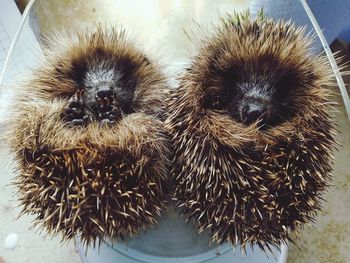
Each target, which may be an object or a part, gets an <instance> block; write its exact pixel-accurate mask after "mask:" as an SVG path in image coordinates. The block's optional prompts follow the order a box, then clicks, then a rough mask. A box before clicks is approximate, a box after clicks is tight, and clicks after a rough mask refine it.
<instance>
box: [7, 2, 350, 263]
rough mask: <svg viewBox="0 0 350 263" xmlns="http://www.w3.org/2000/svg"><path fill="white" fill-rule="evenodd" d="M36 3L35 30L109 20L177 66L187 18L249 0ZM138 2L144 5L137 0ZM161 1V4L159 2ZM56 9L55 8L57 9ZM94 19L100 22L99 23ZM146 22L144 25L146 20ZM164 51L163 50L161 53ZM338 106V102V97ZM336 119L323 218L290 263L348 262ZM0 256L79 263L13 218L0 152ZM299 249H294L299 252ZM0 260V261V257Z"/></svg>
mask: <svg viewBox="0 0 350 263" xmlns="http://www.w3.org/2000/svg"><path fill="white" fill-rule="evenodd" d="M101 2H102V1H98V0H90V1H85V0H76V1H72V0H62V1H43V0H38V5H37V12H38V14H39V16H37V17H36V18H35V17H34V18H33V23H34V22H35V21H36V22H37V23H38V25H39V28H40V27H41V28H44V26H45V28H46V29H52V28H56V29H57V28H66V29H69V28H70V29H71V30H75V29H76V25H77V21H80V23H79V25H80V26H84V23H85V22H88V21H91V20H100V21H103V20H110V21H116V20H117V18H118V19H119V20H120V21H125V22H127V25H128V26H129V27H130V28H131V29H138V31H139V32H141V33H142V35H143V37H144V39H146V40H147V39H148V40H149V44H156V45H158V47H159V49H161V53H165V55H166V56H165V57H166V59H168V60H169V61H171V60H173V59H174V58H175V60H174V61H175V62H178V61H179V62H182V61H183V60H184V59H185V57H186V55H189V54H191V51H190V50H189V48H188V46H187V44H188V43H189V42H188V40H187V39H186V37H185V33H184V32H183V30H182V28H183V27H186V29H191V28H193V27H194V26H193V22H192V18H193V19H194V20H196V21H198V22H200V23H201V24H207V25H208V24H210V23H212V22H213V23H215V22H216V21H217V16H218V14H219V13H221V14H223V13H225V12H231V11H232V10H234V9H236V10H242V9H245V8H247V7H248V6H249V2H252V1H249V0H218V1H211V0H206V1H187V0H182V1H162V0H150V1H145V2H147V4H146V6H142V7H138V6H137V5H139V4H140V2H141V1H136V0H134V1H116V0H108V1H107V0H104V1H103V4H101ZM121 2H125V4H124V5H125V6H129V7H130V8H131V9H136V8H137V11H136V10H133V11H132V12H125V11H124V10H123V9H122V8H117V6H118V5H119V6H120V5H122V3H121ZM142 2H143V1H142ZM159 3H160V4H159ZM59 6H60V7H59ZM58 7H59V8H58ZM98 18H99V19H98ZM145 21H147V22H145ZM167 50H169V51H168V52H166V51H167ZM338 100H339V102H340V103H341V99H340V98H339V97H338ZM336 119H337V120H338V123H339V125H340V130H341V131H342V135H340V136H339V141H340V143H341V144H342V145H343V147H342V148H341V149H340V151H339V152H337V153H336V154H335V157H336V162H335V173H334V182H333V187H332V188H330V190H329V192H328V193H326V195H325V199H326V202H325V211H326V213H325V214H324V215H320V216H319V217H318V218H317V219H316V224H314V225H311V226H310V227H306V228H305V230H304V231H302V234H301V237H300V240H298V241H297V245H296V246H291V248H290V253H289V259H288V262H289V263H328V262H332V263H347V262H350V252H349V251H350V245H349V244H350V238H349V234H350V219H349V216H348V211H349V209H350V191H349V190H348V189H349V188H350V172H349V168H348V166H349V158H350V133H349V131H350V124H349V122H348V120H347V117H346V114H345V113H344V108H343V107H340V108H339V113H337V115H336ZM0 153H1V156H0V164H1V171H2V172H1V174H0V200H1V201H0V215H1V217H0V257H2V258H3V260H4V261H5V262H6V263H24V262H28V263H32V262H35V263H41V262H50V263H61V262H62V263H66V262H69V263H75V262H79V259H78V256H77V253H76V252H75V251H74V246H73V244H72V243H70V244H68V245H63V246H61V245H60V244H59V239H57V238H56V239H52V240H51V239H49V238H46V239H44V238H43V235H42V234H40V233H39V232H35V231H33V230H28V228H29V225H30V221H31V220H32V218H31V217H29V216H26V217H22V218H21V219H19V220H15V218H16V216H17V214H18V212H19V209H18V208H17V204H16V202H15V201H14V197H13V196H12V192H13V191H12V187H10V186H9V185H8V183H9V181H10V180H11V178H13V175H12V171H11V170H9V169H8V168H7V164H8V152H7V151H6V149H5V148H4V147H1V148H0ZM10 232H17V233H18V234H19V241H18V246H17V248H16V249H15V250H12V251H8V250H5V249H4V247H3V240H4V238H5V237H6V235H7V234H9V233H10ZM298 247H299V248H298ZM0 262H1V263H2V261H1V259H0Z"/></svg>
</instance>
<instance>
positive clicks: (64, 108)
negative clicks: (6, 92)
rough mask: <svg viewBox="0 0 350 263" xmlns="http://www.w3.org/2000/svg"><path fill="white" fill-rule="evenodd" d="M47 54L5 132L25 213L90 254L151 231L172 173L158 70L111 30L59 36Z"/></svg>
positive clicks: (23, 88)
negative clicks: (90, 248)
mask: <svg viewBox="0 0 350 263" xmlns="http://www.w3.org/2000/svg"><path fill="white" fill-rule="evenodd" d="M44 54H45V59H44V60H45V61H43V65H42V66H41V67H40V68H37V69H35V70H33V72H32V74H31V76H30V78H29V79H28V80H27V81H26V82H25V83H24V84H23V85H21V86H20V87H19V90H20V96H19V99H18V100H17V105H18V106H16V107H14V109H13V119H12V121H11V123H12V124H11V126H10V127H11V128H10V132H9V141H10V146H11V149H12V151H13V152H14V156H15V160H16V162H17V167H18V170H19V173H18V176H17V177H16V179H15V183H16V184H17V185H18V189H19V200H20V202H21V205H22V206H23V213H26V214H34V215H35V218H36V220H35V224H39V225H42V226H44V228H45V229H46V230H47V231H48V232H49V233H51V234H57V233H59V234H62V239H63V240H69V239H71V238H73V237H75V236H79V237H80V238H81V241H82V242H83V243H85V244H87V245H91V244H93V245H95V244H96V241H97V240H100V241H101V240H103V239H105V238H110V239H118V238H123V237H124V236H133V235H135V234H137V233H138V232H139V231H140V230H142V229H144V228H145V227H146V226H148V225H152V224H155V223H156V222H157V216H159V215H160V213H161V210H162V208H163V207H164V204H165V202H166V187H167V180H168V179H167V178H168V176H167V169H168V164H169V154H168V147H169V146H168V140H167V138H166V135H165V131H164V127H163V120H164V115H163V112H164V100H165V98H166V97H167V91H168V86H167V81H166V78H165V76H164V74H163V73H161V72H160V70H159V68H160V67H159V65H158V64H157V63H156V62H154V61H152V60H151V59H150V58H148V57H147V56H146V55H144V54H143V53H142V52H141V51H140V50H139V49H138V48H137V47H136V45H135V44H134V43H133V42H132V41H130V40H128V38H127V35H126V33H125V31H124V30H116V29H113V28H111V29H103V28H101V27H98V28H97V29H95V30H92V31H86V32H83V33H79V34H77V35H75V36H67V37H66V36H58V37H56V38H55V40H53V41H51V42H49V44H48V45H47V47H46V48H45V50H44Z"/></svg>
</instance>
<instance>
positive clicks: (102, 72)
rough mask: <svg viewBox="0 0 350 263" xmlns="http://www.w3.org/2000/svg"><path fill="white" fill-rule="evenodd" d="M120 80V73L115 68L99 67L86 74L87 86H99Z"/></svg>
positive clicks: (85, 81) (85, 82) (89, 70)
mask: <svg viewBox="0 0 350 263" xmlns="http://www.w3.org/2000/svg"><path fill="white" fill-rule="evenodd" d="M118 80H120V73H119V72H117V71H116V70H115V69H114V68H108V67H106V66H105V65H102V64H100V65H98V66H95V67H92V68H90V69H88V70H87V72H86V73H85V78H84V84H85V85H98V84H100V83H111V82H116V81H118Z"/></svg>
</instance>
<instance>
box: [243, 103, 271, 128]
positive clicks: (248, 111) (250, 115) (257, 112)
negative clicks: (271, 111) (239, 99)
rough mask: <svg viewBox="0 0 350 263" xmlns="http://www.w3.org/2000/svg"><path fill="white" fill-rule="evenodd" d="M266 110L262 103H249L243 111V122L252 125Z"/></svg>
mask: <svg viewBox="0 0 350 263" xmlns="http://www.w3.org/2000/svg"><path fill="white" fill-rule="evenodd" d="M265 111H266V109H265V107H264V105H262V104H260V103H248V104H247V105H245V106H244V107H243V109H242V120H243V122H244V123H245V124H251V123H253V122H255V121H257V120H258V119H259V118H261V117H262V116H263V115H264V113H265Z"/></svg>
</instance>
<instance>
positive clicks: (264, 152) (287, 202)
mask: <svg viewBox="0 0 350 263" xmlns="http://www.w3.org/2000/svg"><path fill="white" fill-rule="evenodd" d="M304 31H305V30H304V29H303V28H298V27H295V26H294V25H293V24H292V23H290V22H284V21H273V20H270V19H268V18H266V17H264V16H263V15H262V14H260V15H259V16H258V17H257V18H256V19H252V18H251V17H250V15H249V14H248V13H246V14H241V15H234V16H228V17H226V18H224V19H222V24H221V25H220V26H218V27H217V28H216V30H215V31H214V33H212V34H210V33H208V34H207V35H206V36H204V37H202V38H199V41H198V42H196V44H197V46H198V52H197V54H196V55H195V56H194V57H193V58H192V62H191V64H190V66H189V67H188V68H187V71H186V72H185V73H184V74H183V75H182V77H181V78H180V82H179V88H178V89H177V90H175V91H173V92H172V95H171V98H170V101H169V102H168V103H169V110H168V116H167V120H166V128H167V130H168V131H169V132H170V134H171V139H172V147H173V149H174V159H173V164H172V171H171V173H172V177H173V180H174V185H175V191H174V198H175V199H176V200H177V202H178V207H180V208H182V211H183V213H184V214H185V215H187V217H188V219H189V220H190V219H192V220H193V221H194V222H196V223H197V225H198V228H199V232H202V231H204V230H209V231H210V232H211V241H213V242H217V243H222V242H226V241H228V242H230V243H231V244H232V245H233V246H238V245H240V246H241V247H242V248H243V249H244V248H245V246H246V245H258V246H260V247H261V248H262V249H263V250H264V249H270V247H271V246H275V247H279V246H280V245H281V243H284V242H287V241H290V240H292V239H291V235H290V234H291V232H293V231H296V230H297V229H299V228H298V227H299V226H301V225H303V224H304V223H306V222H309V221H313V219H314V217H315V215H316V213H317V211H319V210H320V209H321V203H320V202H321V200H322V196H321V194H322V192H323V191H324V190H325V188H326V187H327V185H328V184H329V180H330V172H331V162H332V161H331V160H332V151H333V150H334V148H335V146H336V142H335V138H334V135H335V129H334V122H333V120H332V117H331V116H330V114H329V109H330V106H332V104H333V103H332V102H331V101H330V99H329V95H330V87H331V86H332V85H334V80H333V74H332V71H331V68H330V66H329V65H328V63H327V59H326V58H325V57H324V56H321V55H318V56H315V55H313V54H312V52H311V50H310V44H311V43H312V39H311V38H310V37H308V36H305V35H304Z"/></svg>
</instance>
